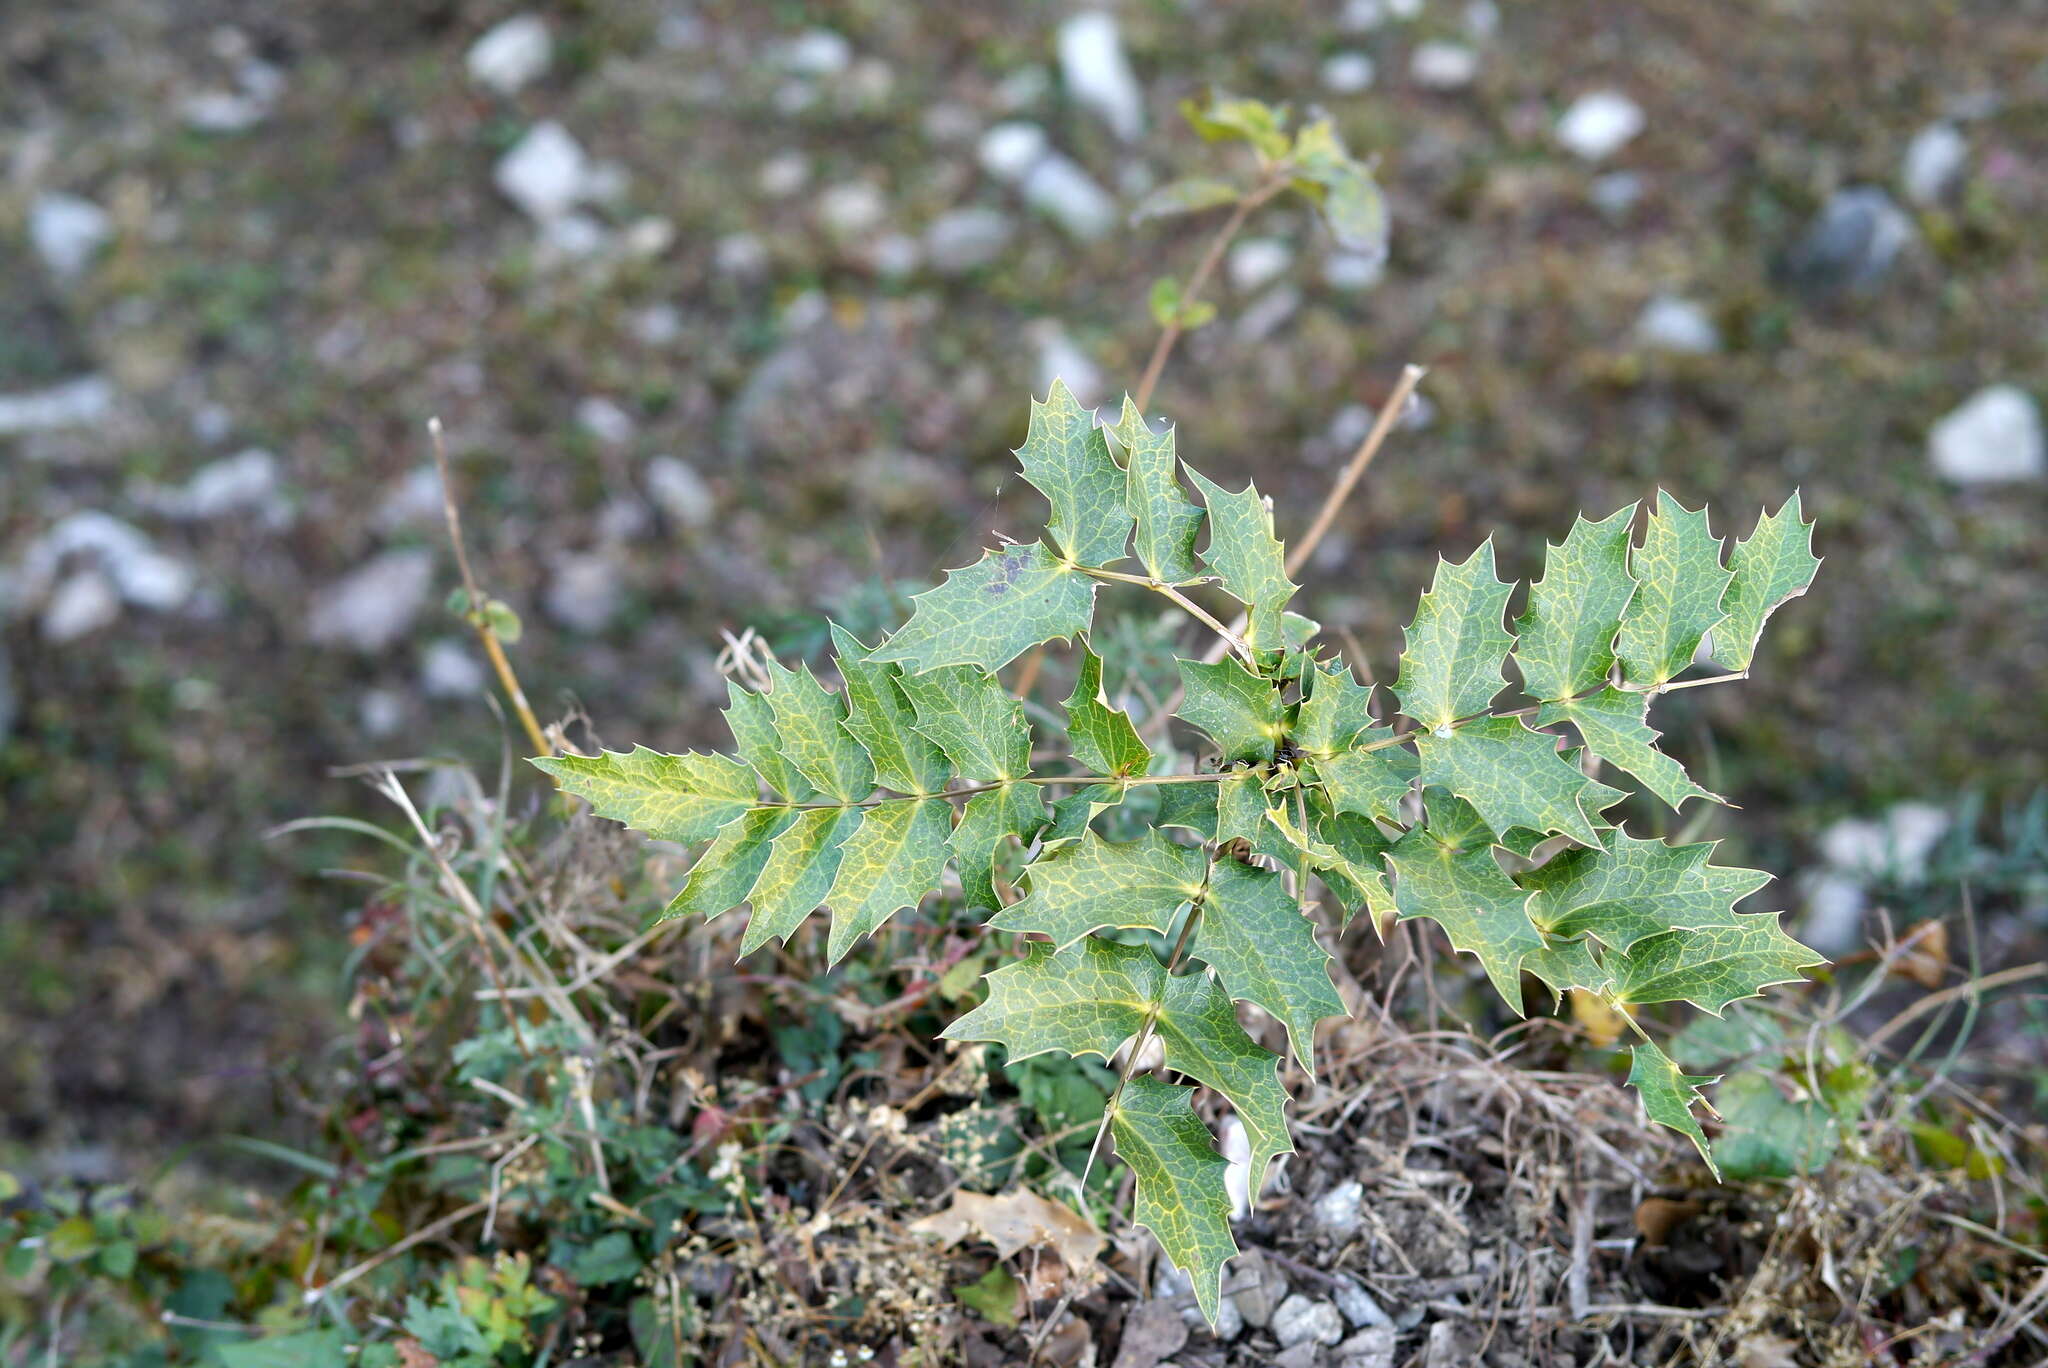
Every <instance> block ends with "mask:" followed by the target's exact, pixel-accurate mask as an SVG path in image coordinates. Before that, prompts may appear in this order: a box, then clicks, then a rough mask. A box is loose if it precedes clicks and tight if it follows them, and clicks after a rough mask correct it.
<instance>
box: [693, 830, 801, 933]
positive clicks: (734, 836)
mask: <svg viewBox="0 0 2048 1368" xmlns="http://www.w3.org/2000/svg"><path fill="white" fill-rule="evenodd" d="M796 819H797V813H796V811H795V810H794V809H792V808H786V807H757V808H753V809H751V810H750V811H747V812H743V813H741V814H740V815H739V816H737V817H735V818H733V819H732V820H731V821H730V822H727V823H726V824H725V825H724V826H722V827H720V828H719V829H718V835H717V837H716V838H715V839H714V840H713V841H712V842H711V844H710V845H708V846H706V847H705V848H704V853H703V854H702V855H699V856H698V857H697V863H695V864H693V865H691V866H690V877H689V878H687V879H685V880H684V881H683V886H682V889H681V890H680V891H679V892H677V894H676V896H675V897H674V899H672V900H671V901H670V902H669V905H668V908H667V910H666V911H664V912H663V913H662V914H661V917H660V920H662V921H673V920H674V919H675V918H677V917H696V916H701V917H704V918H705V919H707V920H709V919H710V918H712V917H716V916H718V915H719V914H721V913H723V912H728V911H730V910H731V909H733V908H735V907H738V906H739V905H740V904H741V903H743V902H745V901H746V900H747V894H748V893H750V892H752V891H753V888H754V881H755V880H756V879H758V878H760V877H761V867H762V866H763V865H765V864H767V863H768V843H769V842H770V841H772V840H774V839H775V838H776V837H777V836H780V835H781V834H782V833H783V832H784V831H786V830H788V829H789V826H790V824H791V823H792V822H794V821H796Z"/></svg>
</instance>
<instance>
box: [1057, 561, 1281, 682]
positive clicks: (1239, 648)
mask: <svg viewBox="0 0 2048 1368" xmlns="http://www.w3.org/2000/svg"><path fill="white" fill-rule="evenodd" d="M1074 568H1075V569H1077V570H1079V571H1080V572H1081V573H1082V574H1084V575H1088V576H1091V577H1092V578H1095V579H1100V580H1113V581H1115V582H1116V583H1118V584H1135V585H1138V586H1139V587H1140V588H1144V589H1150V590H1151V591H1152V592H1153V593H1155V594H1162V595H1164V596H1165V597H1166V598H1168V599H1171V600H1172V601H1173V602H1174V603H1176V604H1178V605H1179V606H1180V608H1181V610H1182V611H1183V612H1185V613H1186V614H1187V615H1188V616H1189V617H1191V618H1193V619H1194V620H1195V621H1197V622H1199V623H1201V624H1202V625H1203V626H1204V627H1207V628H1208V629H1209V630H1210V631H1212V632H1214V633H1216V635H1217V637H1218V638H1219V639H1220V640H1219V645H1220V646H1222V647H1223V648H1224V649H1227V650H1232V651H1236V652H1237V653H1238V654H1239V655H1240V656H1242V657H1244V660H1245V663H1246V664H1248V665H1249V664H1251V663H1252V648H1251V645H1250V644H1249V643H1248V642H1246V641H1245V639H1244V636H1243V631H1244V624H1242V623H1239V624H1238V627H1237V629H1236V630H1235V631H1233V630H1232V629H1231V628H1228V627H1225V626H1224V625H1223V624H1222V623H1221V622H1219V621H1218V620H1217V619H1216V618H1215V617H1214V616H1213V615H1212V614H1211V613H1210V612H1209V611H1208V610H1207V609H1205V608H1204V607H1202V605H1201V604H1199V603H1196V602H1195V601H1194V600H1193V599H1191V598H1189V597H1188V596H1187V595H1186V594H1183V593H1182V592H1181V591H1180V589H1179V588H1178V587H1177V586H1175V585H1171V584H1168V583H1166V581H1164V580H1157V579H1152V578H1150V577H1148V576H1145V575H1126V574H1124V573H1123V572H1122V571H1120V570H1103V569H1099V568H1093V567H1090V566H1086V565H1080V566H1076V567H1074ZM1215 658H1216V659H1217V660H1221V659H1222V658H1223V651H1222V650H1218V651H1217V652H1216V657H1215ZM1211 663H1212V664H1213V663H1214V662H1213V661H1212V662H1211Z"/></svg>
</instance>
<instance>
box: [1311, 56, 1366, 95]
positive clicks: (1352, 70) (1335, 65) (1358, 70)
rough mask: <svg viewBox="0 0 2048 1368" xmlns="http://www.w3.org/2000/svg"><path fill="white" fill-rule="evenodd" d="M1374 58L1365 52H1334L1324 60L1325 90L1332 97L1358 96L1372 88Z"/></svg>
mask: <svg viewBox="0 0 2048 1368" xmlns="http://www.w3.org/2000/svg"><path fill="white" fill-rule="evenodd" d="M1373 70H1374V69H1373V63H1372V58H1370V57H1368V56H1367V55H1366V54H1364V53H1363V52H1333V53H1331V54H1330V55H1329V56H1328V57H1326V58H1324V59H1323V89H1325V90H1327V91H1329V92H1330V93H1331V94H1332V95H1356V94H1357V93H1358V92H1359V91H1361V90H1369V89H1371V88H1372V78H1373Z"/></svg>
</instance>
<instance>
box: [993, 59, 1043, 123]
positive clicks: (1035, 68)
mask: <svg viewBox="0 0 2048 1368" xmlns="http://www.w3.org/2000/svg"><path fill="white" fill-rule="evenodd" d="M1051 90H1052V73H1051V72H1049V71H1047V70H1046V69H1045V68H1044V67H1042V66H1039V65H1037V64H1035V63H1033V64H1031V65H1027V66H1020V67H1018V68H1017V69H1016V70H1015V71H1013V72H1011V73H1010V74H1009V75H1007V76H1005V77H1003V79H1002V83H1001V84H1000V85H998V86H997V87H996V101H995V102H996V108H998V109H1000V110H1002V111H1003V112H1004V113H1006V114H1014V113H1016V112H1017V111H1018V110H1020V109H1029V108H1031V107H1032V106H1033V105H1037V104H1042V103H1044V101H1045V97H1046V95H1047V94H1049V93H1050V92H1051Z"/></svg>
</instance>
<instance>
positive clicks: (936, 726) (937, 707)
mask: <svg viewBox="0 0 2048 1368" xmlns="http://www.w3.org/2000/svg"><path fill="white" fill-rule="evenodd" d="M897 683H898V684H899V686H900V687H901V688H902V690H903V693H904V696H905V697H907V698H908V699H909V700H910V706H911V708H912V709H913V710H914V711H915V713H916V715H917V730H918V731H919V732H921V733H923V734H924V735H925V736H926V737H928V738H930V740H931V741H932V742H933V743H934V744H936V745H937V746H938V748H939V749H940V750H941V751H943V752H944V753H945V756H946V758H947V759H948V760H951V761H952V762H953V766H954V768H955V769H957V770H959V771H960V777H961V778H963V779H971V780H973V781H974V782H975V783H978V784H995V783H1002V782H1005V781H1007V780H1011V779H1022V778H1023V777H1024V776H1025V775H1027V774H1029V773H1031V724H1030V723H1028V722H1026V721H1025V720H1024V705H1023V704H1021V703H1019V702H1018V701H1017V700H1016V699H1014V698H1012V697H1011V696H1010V693H1009V691H1008V690H1007V689H1005V688H1003V686H1002V684H1001V683H1000V682H999V681H998V680H997V679H996V677H995V676H994V675H992V674H990V673H988V672H987V671H986V670H979V669H976V668H974V667H973V666H971V665H947V666H942V667H941V668H939V669H936V670H927V671H925V672H924V673H923V674H915V675H905V676H904V677H903V678H902V679H900V680H898V681H897Z"/></svg>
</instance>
